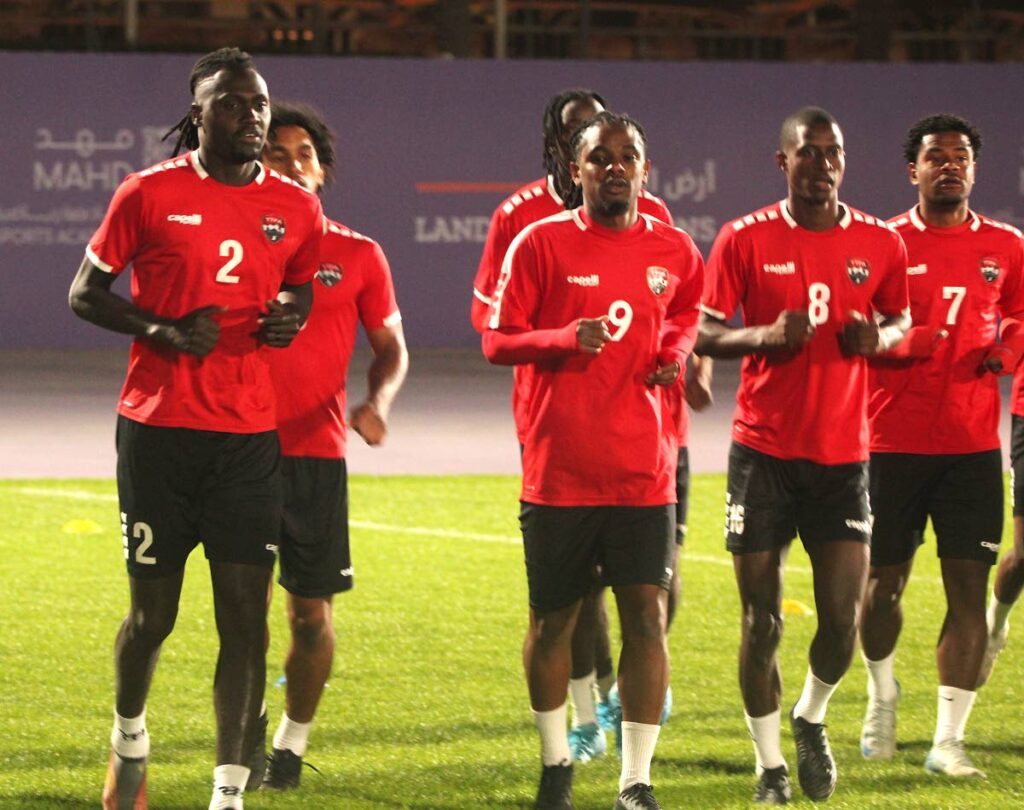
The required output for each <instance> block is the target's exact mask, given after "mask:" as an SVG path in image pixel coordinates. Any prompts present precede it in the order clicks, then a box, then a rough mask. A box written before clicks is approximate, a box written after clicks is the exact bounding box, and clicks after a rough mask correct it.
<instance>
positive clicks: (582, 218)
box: [570, 205, 654, 237]
mask: <svg viewBox="0 0 1024 810" xmlns="http://www.w3.org/2000/svg"><path fill="white" fill-rule="evenodd" d="M570 214H571V215H572V221H573V222H575V223H576V227H577V228H579V229H580V230H581V231H593V232H594V233H600V234H602V235H605V234H606V235H608V236H613V237H621V236H631V235H633V234H635V233H640V232H642V231H653V230H654V226H653V225H652V224H651V217H649V216H647V214H639V213H638V214H637V218H636V220H637V221H636V222H635V223H634V224H633V226H632V227H631V228H629V229H628V230H625V231H616V230H613V229H612V228H605V227H604V226H602V225H598V224H597V223H596V222H594V221H593V220H591V219H590V217H588V216H587V215H586V213H584V211H583V206H582V205H581V206H580V207H579V208H573V209H572V211H571V212H570Z"/></svg>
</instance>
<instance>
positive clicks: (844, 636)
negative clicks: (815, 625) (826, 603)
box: [819, 611, 857, 650]
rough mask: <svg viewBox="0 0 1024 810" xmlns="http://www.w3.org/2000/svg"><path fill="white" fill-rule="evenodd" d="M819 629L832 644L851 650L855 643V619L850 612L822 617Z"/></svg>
mask: <svg viewBox="0 0 1024 810" xmlns="http://www.w3.org/2000/svg"><path fill="white" fill-rule="evenodd" d="M819 626H820V629H821V632H822V634H823V635H824V636H826V637H827V638H828V639H829V640H830V641H831V643H832V644H834V645H837V646H838V647H841V648H843V649H847V648H849V649H851V650H852V649H853V647H854V645H855V644H856V643H857V617H856V614H855V613H853V612H852V611H844V612H842V613H835V614H831V615H822V617H821V621H820V625H819Z"/></svg>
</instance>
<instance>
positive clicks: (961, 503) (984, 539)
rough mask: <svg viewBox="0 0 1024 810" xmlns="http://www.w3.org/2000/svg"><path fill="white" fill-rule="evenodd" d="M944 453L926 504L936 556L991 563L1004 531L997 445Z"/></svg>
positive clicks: (1000, 465) (1001, 485) (999, 457)
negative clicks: (980, 450) (942, 470)
mask: <svg viewBox="0 0 1024 810" xmlns="http://www.w3.org/2000/svg"><path fill="white" fill-rule="evenodd" d="M947 458H949V459H950V460H949V462H948V466H947V468H946V471H945V474H944V475H943V476H942V478H941V479H940V481H939V482H938V484H937V485H936V487H935V488H934V490H933V491H932V497H931V499H930V501H929V504H928V509H929V512H930V513H931V516H932V526H933V527H934V529H935V537H936V543H937V546H938V552H939V557H940V558H942V559H949V560H976V561H978V562H983V563H987V564H988V565H992V564H993V563H994V562H995V561H996V554H997V553H998V551H999V541H1000V540H1001V539H1002V536H1003V464H1002V457H1001V454H1000V452H999V451H998V450H989V451H986V452H983V453H964V454H962V455H957V456H953V457H947Z"/></svg>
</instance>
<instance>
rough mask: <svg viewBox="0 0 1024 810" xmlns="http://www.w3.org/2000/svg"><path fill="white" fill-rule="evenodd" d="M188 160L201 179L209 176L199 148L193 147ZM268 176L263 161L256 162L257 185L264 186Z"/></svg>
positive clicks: (254, 180)
mask: <svg viewBox="0 0 1024 810" xmlns="http://www.w3.org/2000/svg"><path fill="white" fill-rule="evenodd" d="M188 160H189V163H191V164H192V169H193V170H194V171H195V173H196V174H198V175H199V179H200V180H205V179H206V178H207V177H209V176H210V173H209V172H208V171H206V167H205V166H203V164H202V161H200V160H199V150H198V149H193V150H192V151H191V152H189V153H188ZM266 177H267V170H266V169H265V168H263V164H262V163H259V162H257V163H256V176H255V177H254V178H253V182H254V183H256V185H258V186H262V185H263V181H264V180H265V179H266Z"/></svg>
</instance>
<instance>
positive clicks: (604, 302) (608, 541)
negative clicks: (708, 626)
mask: <svg viewBox="0 0 1024 810" xmlns="http://www.w3.org/2000/svg"><path fill="white" fill-rule="evenodd" d="M571 148H572V153H573V156H574V157H573V161H572V163H571V167H570V168H571V172H572V177H573V182H574V183H576V184H577V185H579V186H581V188H582V191H583V206H582V207H581V208H578V209H574V210H572V211H564V212H562V213H561V214H557V215H555V216H552V217H549V218H547V219H545V220H542V221H540V222H538V223H535V224H534V225H531V226H529V227H527V228H526V229H525V230H523V231H522V232H521V233H520V234H519V235H518V236H517V237H516V238H515V240H514V241H513V243H512V246H511V247H510V248H509V251H508V253H507V255H506V257H505V260H504V262H503V266H502V272H501V278H500V279H499V282H498V285H497V287H496V290H495V298H494V305H493V308H492V310H493V311H492V315H491V319H490V322H489V325H490V327H491V328H490V329H488V330H487V331H486V332H484V335H483V340H482V345H483V351H484V354H485V355H486V356H487V358H488V360H490V361H491V362H493V363H499V364H529V365H530V368H531V384H530V389H529V392H528V395H529V402H528V405H529V407H528V408H527V409H526V413H527V414H528V415H529V416H528V421H527V422H526V423H525V424H524V425H523V427H524V428H525V431H524V435H523V439H524V442H523V485H522V494H521V500H522V511H521V515H520V523H521V526H522V530H523V542H524V550H525V557H526V569H527V584H528V588H529V598H530V626H529V629H528V631H527V636H526V641H525V644H524V655H523V658H524V666H525V670H526V680H527V686H528V689H529V693H530V703H531V706H532V708H533V711H534V719H535V722H536V725H537V729H538V731H539V732H540V738H541V759H542V763H543V770H542V775H541V781H540V787H539V790H538V794H537V800H536V804H535V806H536V807H537V808H541V809H542V810H545V809H547V808H571V807H572V759H571V753H570V750H569V745H568V739H567V736H566V730H565V729H566V705H565V702H566V699H565V696H566V689H567V688H568V685H569V676H570V669H571V665H572V660H571V640H572V633H573V627H574V625H575V622H576V616H577V613H578V612H579V608H580V603H581V601H582V599H583V598H584V597H585V596H586V595H587V594H588V593H589V592H590V591H591V589H592V587H593V578H594V567H595V564H600V566H601V571H602V575H603V579H604V582H605V583H606V584H608V585H611V586H612V588H613V589H614V592H615V596H616V600H617V603H618V608H619V617H620V622H621V625H622V640H623V646H622V655H621V658H620V661H619V691H620V695H621V700H622V709H623V715H624V722H623V752H622V753H623V757H622V773H621V778H620V782H619V789H620V793H619V796H618V799H617V801H616V804H615V806H616V808H625V809H626V810H634V809H637V808H657V807H659V805H658V803H657V801H656V800H655V798H654V794H653V790H652V788H651V784H650V781H651V780H650V763H651V757H652V755H653V752H654V747H655V745H656V743H657V739H658V732H659V729H660V727H659V725H658V723H659V719H660V715H661V710H662V704H663V701H664V698H665V689H666V687H667V685H668V650H667V646H666V643H665V613H666V602H667V590H668V588H669V585H670V583H671V579H672V573H673V571H672V559H673V551H674V546H675V540H674V537H673V527H674V523H675V515H674V508H673V501H674V500H675V476H674V472H675V465H676V459H677V455H678V447H677V435H676V432H675V430H674V429H673V426H672V425H671V423H670V421H669V420H666V419H665V418H664V417H663V413H662V409H663V407H664V389H665V387H667V386H671V385H675V384H677V383H678V378H679V375H680V373H681V370H682V369H683V368H684V366H685V362H686V356H687V355H688V354H689V352H690V350H691V349H692V347H693V342H694V339H695V337H696V323H697V316H698V310H697V304H698V301H699V298H700V288H701V283H702V275H703V267H702V261H701V258H700V254H699V253H698V252H697V249H696V248H695V247H694V245H693V242H692V240H691V239H690V238H689V237H688V236H686V234H684V233H682V232H681V231H679V230H677V229H675V228H673V227H671V226H669V225H666V224H664V223H663V222H660V221H658V220H656V219H655V218H653V217H650V216H646V215H642V214H640V213H638V210H637V208H638V200H639V198H640V195H641V190H642V188H643V184H644V182H645V181H646V178H647V173H648V168H649V165H650V164H649V162H648V160H647V143H646V138H645V136H644V132H643V129H642V128H641V127H640V125H639V124H637V123H636V122H635V121H633V120H632V119H630V118H628V117H625V116H620V115H615V114H612V113H609V112H601V113H598V115H596V116H595V117H594V118H592V119H591V120H590V121H589V122H587V124H586V125H584V126H583V127H581V128H580V129H578V130H577V131H576V133H575V135H574V136H573V139H572V143H571Z"/></svg>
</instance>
